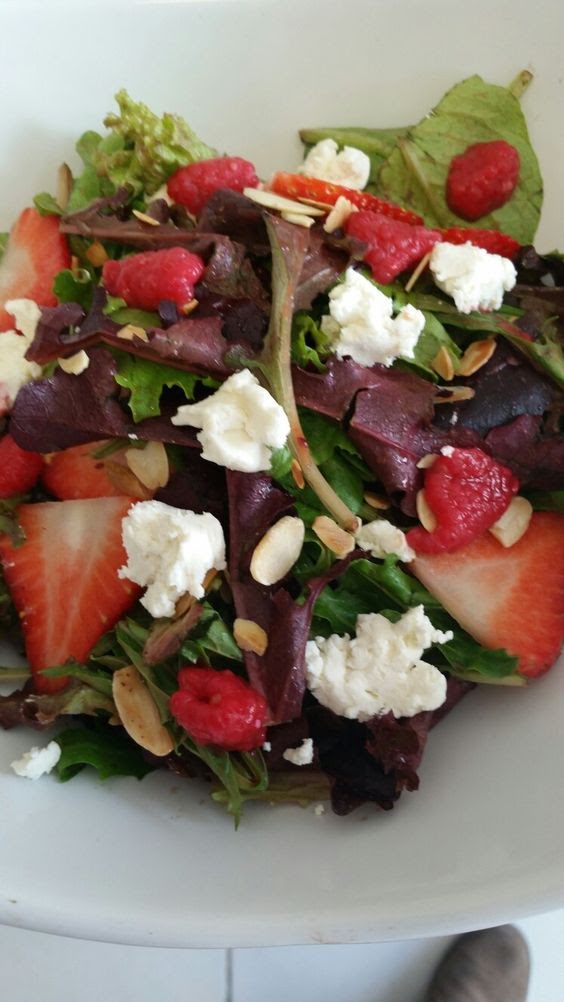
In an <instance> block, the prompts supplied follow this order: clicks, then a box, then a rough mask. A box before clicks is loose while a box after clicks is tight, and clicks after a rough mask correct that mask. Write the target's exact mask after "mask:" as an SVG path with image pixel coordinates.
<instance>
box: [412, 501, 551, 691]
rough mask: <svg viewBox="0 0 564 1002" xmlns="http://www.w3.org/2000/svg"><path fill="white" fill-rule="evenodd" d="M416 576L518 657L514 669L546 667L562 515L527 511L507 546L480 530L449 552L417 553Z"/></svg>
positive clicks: (492, 642)
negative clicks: (523, 526)
mask: <svg viewBox="0 0 564 1002" xmlns="http://www.w3.org/2000/svg"><path fill="white" fill-rule="evenodd" d="M410 569H411V570H412V571H413V573H414V574H415V576H416V577H417V578H419V580H420V581H421V582H422V583H423V584H424V585H425V587H426V588H428V589H429V591H430V592H432V594H433V595H435V596H436V598H438V599H439V601H440V602H442V603H443V605H444V606H445V608H446V609H448V611H449V612H450V613H451V615H452V616H454V618H455V619H456V620H457V621H458V622H459V623H460V625H461V626H462V627H463V628H464V629H465V630H467V631H468V633H470V634H471V635H472V636H473V637H474V638H475V639H476V640H478V641H479V643H481V644H484V645H485V646H486V647H491V648H500V647H503V648H505V649H506V650H507V651H509V653H510V654H514V655H516V656H517V657H518V658H519V666H518V670H519V672H520V673H521V674H522V675H526V676H529V677H531V678H532V677H534V676H536V675H541V674H542V673H543V672H545V671H547V670H548V669H549V668H550V666H551V665H552V664H553V663H554V661H555V660H556V658H557V657H558V654H559V651H560V648H561V646H562V642H563V640H564V517H563V516H562V515H559V514H557V513H556V512H534V513H533V516H532V518H531V522H530V524H529V528H528V529H527V531H526V532H525V534H524V535H523V536H522V537H521V539H520V540H519V541H518V542H517V543H515V544H514V545H513V546H511V547H509V548H508V549H506V548H505V547H503V546H502V545H501V543H499V542H498V541H497V539H495V538H494V537H493V536H492V535H491V533H489V532H485V533H484V534H483V535H482V536H480V537H479V538H478V539H475V540H474V541H473V542H472V543H470V544H469V545H468V546H465V547H464V549H461V550H456V552H454V553H439V554H433V555H432V556H431V555H429V556H418V557H417V559H416V560H414V561H413V562H412V563H411V564H410Z"/></svg>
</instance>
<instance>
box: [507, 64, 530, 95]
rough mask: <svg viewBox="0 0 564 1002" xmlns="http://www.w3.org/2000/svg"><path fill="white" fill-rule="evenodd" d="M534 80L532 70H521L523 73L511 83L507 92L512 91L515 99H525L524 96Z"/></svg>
mask: <svg viewBox="0 0 564 1002" xmlns="http://www.w3.org/2000/svg"><path fill="white" fill-rule="evenodd" d="M532 80H533V74H532V73H531V71H530V70H521V72H520V73H518V74H517V76H516V77H515V79H514V80H512V81H511V83H510V84H509V87H508V88H507V90H508V91H510V92H511V94H513V97H516V98H517V100H520V99H521V98H522V97H523V94H524V93H525V91H526V90H527V87H528V86H529V84H530V83H531V82H532Z"/></svg>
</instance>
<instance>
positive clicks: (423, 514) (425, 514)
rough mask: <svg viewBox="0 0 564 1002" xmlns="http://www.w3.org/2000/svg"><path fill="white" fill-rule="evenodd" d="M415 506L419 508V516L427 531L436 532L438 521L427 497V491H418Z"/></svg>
mask: <svg viewBox="0 0 564 1002" xmlns="http://www.w3.org/2000/svg"><path fill="white" fill-rule="evenodd" d="M415 507H416V508H417V517H418V519H419V521H420V522H421V525H422V526H423V528H424V529H426V530H427V532H434V531H435V529H436V528H437V525H438V522H437V519H436V518H435V515H434V513H433V512H432V511H431V509H430V507H429V502H428V501H427V498H426V497H425V491H417V497H416V498H415Z"/></svg>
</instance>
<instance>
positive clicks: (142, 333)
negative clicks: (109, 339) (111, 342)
mask: <svg viewBox="0 0 564 1002" xmlns="http://www.w3.org/2000/svg"><path fill="white" fill-rule="evenodd" d="M117 336H118V337H120V338H121V339H122V341H133V338H136V337H138V338H140V340H141V341H148V340H149V337H148V334H147V331H146V330H145V329H144V328H143V327H137V326H136V325H135V324H126V325H125V327H120V329H119V331H118V332H117Z"/></svg>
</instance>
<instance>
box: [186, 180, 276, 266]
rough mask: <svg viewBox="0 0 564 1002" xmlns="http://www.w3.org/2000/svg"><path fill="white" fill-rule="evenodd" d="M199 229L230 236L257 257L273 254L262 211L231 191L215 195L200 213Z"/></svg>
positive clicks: (247, 199)
mask: <svg viewBox="0 0 564 1002" xmlns="http://www.w3.org/2000/svg"><path fill="white" fill-rule="evenodd" d="M197 230H198V231H199V232H203V233H221V234H224V235H225V236H228V237H231V239H232V240H234V241H236V242H237V243H239V244H243V246H244V247H246V249H247V251H248V252H249V253H250V254H253V255H256V256H257V257H268V255H269V254H270V242H269V239H268V234H267V232H266V225H265V222H264V215H263V210H262V209H261V208H260V206H259V205H257V204H256V202H252V201H251V199H250V198H247V197H246V196H245V195H241V194H240V193H239V192H238V191H231V190H230V189H229V188H222V189H220V190H219V191H216V192H214V194H213V195H212V196H211V198H210V199H209V200H208V202H207V203H206V205H205V206H204V208H203V209H202V212H201V213H200V217H199V219H198V223H197Z"/></svg>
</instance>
